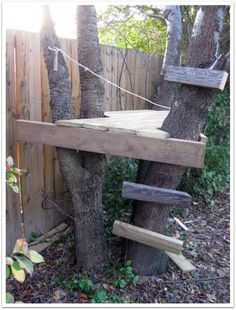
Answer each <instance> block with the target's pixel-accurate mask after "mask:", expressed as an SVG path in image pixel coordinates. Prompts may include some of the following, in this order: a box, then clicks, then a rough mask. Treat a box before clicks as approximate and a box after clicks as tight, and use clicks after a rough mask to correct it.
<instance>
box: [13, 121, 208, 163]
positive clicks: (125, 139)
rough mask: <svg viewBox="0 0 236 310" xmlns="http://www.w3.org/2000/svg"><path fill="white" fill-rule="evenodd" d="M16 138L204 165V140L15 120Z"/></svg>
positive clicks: (83, 149) (114, 153)
mask: <svg viewBox="0 0 236 310" xmlns="http://www.w3.org/2000/svg"><path fill="white" fill-rule="evenodd" d="M16 134H17V139H18V140H19V141H28V142H32V143H38V144H47V145H53V146H58V147H63V148H69V149H75V150H82V151H87V152H94V153H100V154H109V155H115V156H124V157H131V158H137V159H144V160H150V161H156V162H163V163H169V164H175V165H181V166H188V167H196V168H200V167H203V164H204V154H205V146H206V145H205V143H203V142H196V141H187V140H180V139H172V138H168V139H157V138H149V137H148V138H147V137H140V136H137V135H132V134H126V133H119V132H118V133H117V132H110V131H103V130H94V129H87V128H77V127H76V128H74V127H66V126H57V125H55V124H50V123H42V122H34V121H26V120H17V121H16Z"/></svg>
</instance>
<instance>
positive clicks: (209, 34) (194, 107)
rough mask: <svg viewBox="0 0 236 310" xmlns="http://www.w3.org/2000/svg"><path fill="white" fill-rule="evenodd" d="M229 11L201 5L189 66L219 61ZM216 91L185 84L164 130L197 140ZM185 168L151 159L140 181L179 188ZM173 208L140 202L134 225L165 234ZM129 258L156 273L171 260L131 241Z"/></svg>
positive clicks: (142, 270) (136, 267)
mask: <svg viewBox="0 0 236 310" xmlns="http://www.w3.org/2000/svg"><path fill="white" fill-rule="evenodd" d="M225 11H226V7H223V6H202V7H200V9H199V11H198V14H197V17H196V20H195V24H194V29H193V33H192V38H191V42H190V46H189V51H188V66H192V67H202V68H205V67H209V66H210V65H211V64H212V63H213V62H214V61H215V60H216V58H217V55H218V50H219V43H220V37H221V32H222V26H223V22H224V15H225ZM224 65H225V62H224V61H223V60H222V61H221V62H219V63H218V64H217V69H223V68H224ZM160 91H162V90H161V89H160ZM216 93H217V91H215V90H211V89H204V88H199V87H193V86H187V85H182V86H181V90H180V95H179V98H178V100H177V102H176V103H175V105H174V106H173V107H172V109H171V111H170V113H169V115H168V117H167V118H166V120H165V121H164V123H163V126H162V130H165V131H167V132H169V133H170V136H171V137H173V138H179V139H185V140H197V139H198V137H199V134H200V132H201V130H202V128H203V126H204V124H205V121H206V118H207V114H208V111H209V109H210V108H211V106H212V103H213V98H214V96H215V94H216ZM160 104H162V102H160ZM184 171H185V168H184V167H181V166H176V165H168V164H161V163H154V162H151V163H150V164H149V165H148V167H147V169H146V171H145V173H139V177H138V180H137V181H138V183H142V184H147V185H152V186H158V187H164V188H169V189H175V188H176V187H177V186H178V184H179V182H180V181H181V178H182V176H183V173H184ZM169 207H170V206H169ZM169 207H167V206H164V205H161V204H156V205H154V204H153V206H150V203H145V202H136V204H135V206H134V209H133V215H132V219H133V224H134V225H137V226H139V227H142V228H146V229H150V230H152V231H156V232H159V233H163V234H165V229H166V224H167V218H168V214H169ZM128 257H129V258H130V259H131V261H132V264H133V268H134V271H135V272H136V273H139V274H153V273H162V272H164V271H165V270H166V266H167V260H166V255H165V254H164V252H163V251H159V250H156V249H154V248H151V247H148V246H145V245H141V244H138V243H136V242H130V246H129V252H128Z"/></svg>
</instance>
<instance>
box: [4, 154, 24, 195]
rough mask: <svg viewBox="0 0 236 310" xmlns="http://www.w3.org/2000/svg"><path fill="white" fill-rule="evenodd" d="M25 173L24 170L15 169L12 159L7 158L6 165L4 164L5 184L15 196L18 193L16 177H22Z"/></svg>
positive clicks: (18, 187)
mask: <svg viewBox="0 0 236 310" xmlns="http://www.w3.org/2000/svg"><path fill="white" fill-rule="evenodd" d="M26 172H27V171H26V170H22V169H19V168H15V167H14V160H13V158H12V157H11V156H9V157H7V164H6V179H7V184H8V185H9V186H10V188H11V189H12V190H13V191H14V192H15V193H17V194H19V193H20V186H19V181H18V177H19V176H21V175H23V173H26Z"/></svg>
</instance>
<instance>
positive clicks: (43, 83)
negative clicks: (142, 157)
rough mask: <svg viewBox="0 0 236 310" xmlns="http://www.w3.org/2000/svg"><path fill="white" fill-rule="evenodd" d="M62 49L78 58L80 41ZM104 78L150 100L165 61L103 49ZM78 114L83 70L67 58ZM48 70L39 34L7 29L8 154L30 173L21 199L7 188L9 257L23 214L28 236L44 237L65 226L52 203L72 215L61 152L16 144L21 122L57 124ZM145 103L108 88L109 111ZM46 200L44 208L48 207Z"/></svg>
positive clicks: (63, 43)
mask: <svg viewBox="0 0 236 310" xmlns="http://www.w3.org/2000/svg"><path fill="white" fill-rule="evenodd" d="M60 43H61V47H62V49H63V50H64V51H65V52H66V53H67V54H68V55H70V56H71V57H72V58H74V59H77V46H76V44H77V43H76V40H71V39H60ZM101 59H102V63H103V67H104V77H105V78H107V79H108V80H110V81H112V82H114V83H116V84H118V85H120V86H121V87H124V88H126V89H128V90H130V91H132V92H135V93H137V94H139V95H142V96H144V97H147V98H148V97H150V96H151V95H152V93H153V90H154V86H155V85H156V82H157V79H158V77H159V75H160V70H161V64H162V58H161V57H157V56H154V55H146V54H142V53H139V52H136V51H135V50H125V49H118V48H114V47H109V46H101ZM66 62H67V65H68V68H69V73H70V80H71V89H72V100H73V106H74V109H75V112H76V114H77V115H78V114H79V108H80V87H79V70H78V66H77V65H76V64H74V63H73V62H71V61H70V60H68V59H66ZM49 99H50V93H49V85H48V78H47V71H46V67H45V64H44V61H43V56H42V53H41V51H40V39H39V35H38V34H36V33H29V32H23V31H15V30H7V36H6V124H7V129H6V140H7V145H6V155H7V156H10V155H11V156H13V158H14V159H15V162H16V163H17V164H18V165H19V166H20V167H21V168H25V169H27V170H28V171H29V173H28V174H27V176H24V177H22V195H21V197H20V196H19V195H17V194H15V193H12V192H11V190H9V189H8V188H7V200H6V204H7V205H6V211H7V216H6V219H7V223H6V227H7V252H10V251H11V250H12V247H13V245H14V243H15V240H16V239H17V238H20V237H21V211H20V206H22V207H23V211H24V212H23V222H24V227H25V235H26V237H27V238H28V239H29V237H30V236H31V234H32V232H36V233H37V234H39V235H41V234H44V233H46V232H47V231H48V230H49V229H51V228H52V227H54V226H56V225H58V224H59V223H61V222H62V221H63V220H64V219H65V216H64V215H63V214H62V213H61V212H59V211H58V210H57V209H56V208H55V207H54V208H49V207H50V203H49V201H48V200H44V198H45V197H48V198H49V199H51V200H54V201H56V202H57V203H58V204H59V205H60V206H61V208H62V209H63V210H65V211H66V212H70V206H69V205H70V204H69V202H68V201H69V200H68V193H67V191H66V187H65V184H64V182H63V178H62V175H61V172H60V169H59V164H58V160H57V156H56V152H55V149H54V148H53V147H50V146H46V145H36V144H31V143H20V144H19V143H16V139H15V125H14V120H15V119H16V118H20V119H29V120H34V121H44V122H51V111H50V106H49ZM145 107H146V106H145V103H144V101H143V100H141V99H138V98H135V97H133V96H131V95H129V94H127V93H124V92H121V91H119V90H118V89H117V88H115V87H113V86H111V85H109V84H105V102H104V108H105V110H106V111H109V110H121V109H124V110H131V109H143V108H145ZM43 201H44V202H45V204H44V206H45V207H46V208H48V209H45V208H43V207H42V203H43Z"/></svg>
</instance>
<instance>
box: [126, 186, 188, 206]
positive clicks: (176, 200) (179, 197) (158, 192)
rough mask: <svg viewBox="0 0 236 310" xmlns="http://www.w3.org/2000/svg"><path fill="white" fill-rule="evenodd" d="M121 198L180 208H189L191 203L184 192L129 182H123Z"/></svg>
mask: <svg viewBox="0 0 236 310" xmlns="http://www.w3.org/2000/svg"><path fill="white" fill-rule="evenodd" d="M122 197H125V198H130V199H135V200H142V201H148V202H157V203H161V204H166V205H175V206H181V207H190V206H191V202H192V197H191V196H190V195H189V194H187V193H185V192H180V191H175V190H171V189H165V188H160V187H154V186H149V185H144V184H137V183H131V182H123V187H122Z"/></svg>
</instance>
